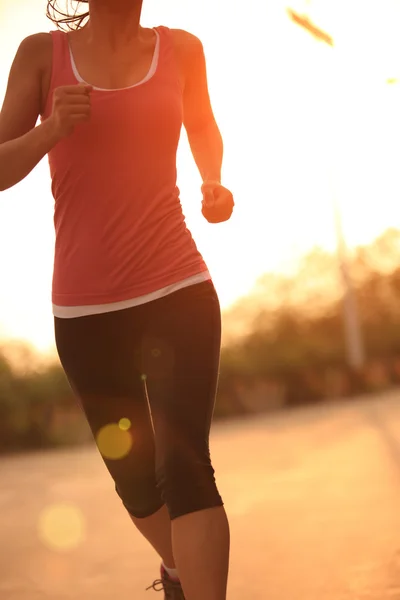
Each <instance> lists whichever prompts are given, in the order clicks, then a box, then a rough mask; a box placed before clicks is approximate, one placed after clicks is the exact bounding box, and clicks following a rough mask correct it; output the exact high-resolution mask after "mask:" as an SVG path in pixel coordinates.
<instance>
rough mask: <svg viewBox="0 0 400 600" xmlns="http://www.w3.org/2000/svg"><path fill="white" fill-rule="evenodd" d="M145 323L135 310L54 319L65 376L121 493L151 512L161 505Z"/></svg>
mask: <svg viewBox="0 0 400 600" xmlns="http://www.w3.org/2000/svg"><path fill="white" fill-rule="evenodd" d="M142 324H143V320H142V318H141V315H138V312H137V311H135V309H128V310H126V311H118V312H113V313H107V314H102V315H94V316H90V317H82V318H78V319H55V333H56V344H57V349H58V353H59V357H60V360H61V363H62V366H63V368H64V371H65V373H66V376H67V378H68V380H69V382H70V385H71V387H72V389H73V391H74V392H75V394H76V396H77V399H78V401H79V403H80V404H81V407H82V409H83V411H84V413H85V415H86V418H87V421H88V423H89V426H90V428H91V430H92V433H93V436H94V438H95V439H96V442H97V445H98V448H99V451H100V453H101V455H102V457H103V460H104V462H105V464H106V466H107V468H108V470H109V472H110V474H111V475H112V477H113V479H114V481H115V483H116V487H117V491H118V493H119V495H120V496H121V497H122V499H123V500H124V502H125V504H126V505H129V504H135V505H136V506H135V508H133V509H132V512H135V511H136V513H137V514H139V513H140V512H143V513H147V512H149V511H148V510H147V507H146V505H147V504H149V503H150V504H155V505H157V506H156V507H155V508H158V507H159V505H160V501H159V495H158V493H157V490H156V482H155V447H154V432H153V425H152V420H151V415H150V411H149V406H148V402H147V397H146V394H145V389H144V381H143V378H142V373H141V370H140V368H139V365H140V346H141V344H140V341H141V327H142ZM156 495H157V497H155V496H156ZM139 496H140V498H139ZM138 504H143V507H140V506H138ZM141 508H143V511H142V510H141Z"/></svg>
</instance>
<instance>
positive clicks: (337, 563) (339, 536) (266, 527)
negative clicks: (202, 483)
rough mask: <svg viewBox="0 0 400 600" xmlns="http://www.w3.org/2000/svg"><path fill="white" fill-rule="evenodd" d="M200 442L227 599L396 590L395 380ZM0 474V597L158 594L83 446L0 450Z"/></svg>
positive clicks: (399, 536)
mask: <svg viewBox="0 0 400 600" xmlns="http://www.w3.org/2000/svg"><path fill="white" fill-rule="evenodd" d="M212 452H213V455H214V463H215V467H216V471H217V477H218V480H219V487H220V490H221V492H222V494H223V495H224V497H225V502H226V508H227V511H228V513H229V515H230V519H231V527H232V561H231V563H232V566H231V576H230V587H229V595H228V598H229V600H250V599H251V600H317V599H318V600H348V599H352V600H353V599H354V600H386V599H387V600H389V599H391V600H393V599H395V600H400V391H398V392H392V393H390V394H386V395H382V396H380V397H375V398H374V399H372V400H367V401H365V400H360V401H357V402H347V403H330V404H327V405H324V406H323V407H317V408H315V407H313V408H307V409H302V410H299V411H295V412H291V413H282V414H277V415H273V416H269V417H262V418H258V419H252V420H248V421H246V422H236V423H230V424H222V425H220V424H218V425H216V426H215V427H214V432H213V438H212ZM0 486H1V487H0V599H1V600H50V599H51V600H64V599H65V600H69V599H79V600H81V599H85V600H106V599H107V600H110V599H114V598H118V600H142V599H143V600H145V599H147V600H150V599H151V598H153V597H155V599H156V598H158V597H159V596H161V594H159V596H156V595H155V592H153V591H149V592H146V591H145V588H146V586H148V585H150V584H151V583H152V581H153V579H155V578H156V577H157V575H158V573H157V569H158V561H157V557H156V556H155V555H154V553H153V551H152V550H151V549H150V547H148V546H147V544H146V542H144V541H143V540H142V539H141V538H140V537H139V535H138V534H137V532H136V531H135V530H134V528H133V526H132V525H131V524H130V521H129V518H128V517H127V516H126V514H125V513H124V511H123V509H122V508H121V505H120V503H119V500H118V499H117V498H116V496H115V495H114V491H113V486H112V484H111V483H110V481H109V479H108V475H107V474H106V472H105V469H104V467H103V465H102V462H101V460H100V459H99V458H98V456H97V454H96V452H95V451H94V450H93V449H92V448H85V449H83V450H82V449H78V450H77V449H74V450H72V451H70V450H68V451H62V452H53V453H47V454H34V455H28V456H22V457H21V456H19V457H11V458H10V457H9V458H2V459H0ZM60 515H61V516H62V518H61V519H60Z"/></svg>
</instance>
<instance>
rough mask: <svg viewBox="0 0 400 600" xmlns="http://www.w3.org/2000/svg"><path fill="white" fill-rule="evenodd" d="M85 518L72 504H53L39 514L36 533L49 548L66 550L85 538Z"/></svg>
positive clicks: (73, 547) (74, 546)
mask: <svg viewBox="0 0 400 600" xmlns="http://www.w3.org/2000/svg"><path fill="white" fill-rule="evenodd" d="M85 529H86V528H85V519H84V517H83V514H82V512H81V511H80V510H79V508H78V507H76V506H74V505H73V504H53V505H51V506H48V507H46V508H45V509H44V510H43V511H42V512H41V514H40V516H39V522H38V535H39V538H40V540H41V541H42V543H43V544H44V545H45V546H47V547H48V548H50V549H51V550H60V551H68V550H73V549H75V548H77V547H78V546H79V545H80V544H81V543H82V542H83V541H84V539H85Z"/></svg>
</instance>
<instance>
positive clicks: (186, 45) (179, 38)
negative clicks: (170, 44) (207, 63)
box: [169, 29, 202, 51]
mask: <svg viewBox="0 0 400 600" xmlns="http://www.w3.org/2000/svg"><path fill="white" fill-rule="evenodd" d="M169 31H170V32H171V36H172V39H173V41H174V44H175V46H176V47H177V48H180V49H182V50H186V51H188V50H189V51H193V50H194V51H195V50H196V48H197V49H198V48H202V43H201V40H200V39H199V38H198V37H197V36H196V35H194V34H193V33H190V32H189V31H187V30H186V29H170V30H169Z"/></svg>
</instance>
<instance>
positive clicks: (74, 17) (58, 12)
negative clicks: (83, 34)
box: [46, 0, 89, 31]
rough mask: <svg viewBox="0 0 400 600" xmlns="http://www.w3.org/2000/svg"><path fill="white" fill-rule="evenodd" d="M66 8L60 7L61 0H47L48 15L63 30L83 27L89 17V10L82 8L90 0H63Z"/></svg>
mask: <svg viewBox="0 0 400 600" xmlns="http://www.w3.org/2000/svg"><path fill="white" fill-rule="evenodd" d="M61 2H62V4H63V5H64V8H59V3H60V0H47V9H46V17H47V18H48V19H50V21H51V22H52V23H54V24H55V25H57V27H58V29H61V30H63V31H75V30H77V29H80V28H81V27H83V26H84V25H85V24H86V22H87V20H88V17H89V11H88V10H86V12H85V11H82V10H81V5H82V4H87V3H88V0H61Z"/></svg>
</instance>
